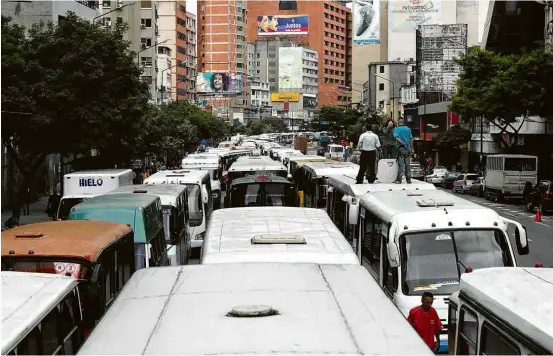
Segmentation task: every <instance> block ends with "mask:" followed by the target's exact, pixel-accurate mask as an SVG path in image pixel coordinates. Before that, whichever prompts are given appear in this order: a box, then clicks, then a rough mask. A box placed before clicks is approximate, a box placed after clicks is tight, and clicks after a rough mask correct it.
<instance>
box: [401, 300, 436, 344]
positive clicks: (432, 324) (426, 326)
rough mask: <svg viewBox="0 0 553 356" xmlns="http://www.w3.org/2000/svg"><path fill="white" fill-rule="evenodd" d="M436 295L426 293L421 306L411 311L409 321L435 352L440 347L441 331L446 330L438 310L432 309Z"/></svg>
mask: <svg viewBox="0 0 553 356" xmlns="http://www.w3.org/2000/svg"><path fill="white" fill-rule="evenodd" d="M433 302H434V295H433V294H432V293H430V292H424V293H423V294H422V298H421V305H417V306H416V307H414V308H413V309H411V310H410V311H409V316H408V317H407V321H408V322H409V323H410V324H411V325H412V326H413V327H414V328H415V330H417V332H418V333H419V335H420V337H421V338H422V340H423V341H424V342H425V343H426V345H428V347H430V349H432V350H433V351H434V352H437V351H438V348H439V346H440V331H441V330H442V329H443V328H444V327H443V325H442V322H441V321H440V317H438V313H437V312H436V309H434V308H433V307H432V303H433Z"/></svg>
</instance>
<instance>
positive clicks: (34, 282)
mask: <svg viewBox="0 0 553 356" xmlns="http://www.w3.org/2000/svg"><path fill="white" fill-rule="evenodd" d="M78 283H79V281H78V280H76V279H74V278H71V277H66V276H62V275H57V274H47V273H28V272H2V355H6V354H7V353H8V352H9V351H11V350H12V349H13V348H14V347H15V346H17V344H18V343H19V342H20V341H21V340H22V339H23V338H24V337H25V336H26V335H27V334H28V333H29V332H30V331H31V330H32V329H33V327H34V326H35V325H36V324H38V323H39V322H40V321H41V320H42V319H43V318H44V317H45V316H46V315H47V314H48V313H49V312H50V310H52V308H54V307H55V306H56V305H57V303H59V302H60V301H61V300H62V299H63V298H64V297H65V296H66V295H67V294H68V293H69V292H70V291H72V290H73V289H74V288H75V286H77V284H78Z"/></svg>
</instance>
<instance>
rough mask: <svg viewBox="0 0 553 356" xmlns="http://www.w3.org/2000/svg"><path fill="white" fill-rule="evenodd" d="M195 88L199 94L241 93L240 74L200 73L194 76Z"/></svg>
mask: <svg viewBox="0 0 553 356" xmlns="http://www.w3.org/2000/svg"><path fill="white" fill-rule="evenodd" d="M196 88H197V92H198V93H200V94H230V93H239V92H241V91H242V74H239V73H222V72H221V73H215V72H200V73H198V75H197V76H196Z"/></svg>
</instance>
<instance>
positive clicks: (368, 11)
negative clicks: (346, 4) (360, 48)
mask: <svg viewBox="0 0 553 356" xmlns="http://www.w3.org/2000/svg"><path fill="white" fill-rule="evenodd" d="M352 7H353V8H352V13H353V44H354V45H370V44H380V0H353V5H352Z"/></svg>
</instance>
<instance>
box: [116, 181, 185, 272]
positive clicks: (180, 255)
mask: <svg viewBox="0 0 553 356" xmlns="http://www.w3.org/2000/svg"><path fill="white" fill-rule="evenodd" d="M121 193H130V194H152V195H156V196H158V197H159V199H160V200H161V208H162V210H163V230H164V234H165V243H166V244H167V256H168V258H169V260H170V261H171V265H172V266H177V265H184V264H187V263H188V258H189V257H190V225H189V223H188V221H189V220H190V217H189V213H188V191H187V189H186V187H185V186H184V185H177V184H149V185H148V186H147V187H146V186H144V185H138V186H136V185H133V186H126V187H121V188H119V189H115V190H114V191H112V192H110V193H108V194H121Z"/></svg>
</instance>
